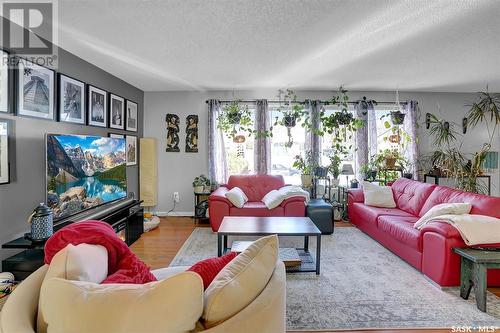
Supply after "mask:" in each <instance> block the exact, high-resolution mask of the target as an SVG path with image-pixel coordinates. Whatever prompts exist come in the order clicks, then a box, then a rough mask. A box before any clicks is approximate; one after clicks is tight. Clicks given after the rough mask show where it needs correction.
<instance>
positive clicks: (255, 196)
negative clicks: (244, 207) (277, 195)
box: [227, 175, 285, 201]
mask: <svg viewBox="0 0 500 333" xmlns="http://www.w3.org/2000/svg"><path fill="white" fill-rule="evenodd" d="M236 186H237V187H239V188H241V189H242V190H243V192H245V194H246V195H247V197H248V201H261V200H262V198H263V197H264V196H265V195H266V194H267V193H269V191H271V190H278V189H280V188H281V187H283V186H285V181H284V180H283V177H282V176H272V175H233V176H229V180H228V182H227V187H228V188H229V189H232V188H233V187H236Z"/></svg>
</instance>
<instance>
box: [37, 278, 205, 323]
mask: <svg viewBox="0 0 500 333" xmlns="http://www.w3.org/2000/svg"><path fill="white" fill-rule="evenodd" d="M42 291H44V292H45V293H46V294H47V295H50V296H51V297H47V298H45V299H44V300H43V301H42V303H41V307H42V308H43V312H44V314H45V318H46V320H47V323H48V331H49V332H50V333H68V332H92V333H110V332H113V333H137V332H144V333H146V332H148V333H156V332H158V333H160V332H161V333H164V332H169V333H181V332H183V333H184V332H189V331H191V330H192V329H194V327H195V325H196V322H197V321H198V319H199V318H200V316H201V313H202V311H203V281H202V279H201V277H200V276H199V275H198V274H196V273H194V272H184V273H180V274H177V275H174V276H172V277H170V278H168V279H166V280H162V281H157V282H150V283H146V284H95V283H90V282H83V281H70V280H64V279H58V278H52V279H49V280H48V281H46V282H45V283H44V284H43V286H42Z"/></svg>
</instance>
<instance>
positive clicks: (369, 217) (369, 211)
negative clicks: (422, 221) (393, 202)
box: [349, 202, 414, 224]
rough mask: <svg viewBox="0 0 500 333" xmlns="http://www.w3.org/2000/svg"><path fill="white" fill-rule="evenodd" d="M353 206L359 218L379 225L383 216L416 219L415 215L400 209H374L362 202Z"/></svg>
mask: <svg viewBox="0 0 500 333" xmlns="http://www.w3.org/2000/svg"><path fill="white" fill-rule="evenodd" d="M352 205H353V208H354V209H355V210H356V211H357V215H358V216H363V219H365V220H366V221H369V222H372V223H374V224H375V223H377V218H378V217H379V216H381V215H391V216H406V217H414V216H413V215H411V214H409V213H407V212H405V211H403V210H401V209H398V208H380V207H372V206H367V205H365V204H364V203H361V202H355V203H353V204H352ZM350 209H351V208H350V207H349V210H350Z"/></svg>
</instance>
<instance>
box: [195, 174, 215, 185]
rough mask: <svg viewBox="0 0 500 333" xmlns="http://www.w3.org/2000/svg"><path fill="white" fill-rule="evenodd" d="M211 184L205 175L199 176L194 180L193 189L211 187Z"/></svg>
mask: <svg viewBox="0 0 500 333" xmlns="http://www.w3.org/2000/svg"><path fill="white" fill-rule="evenodd" d="M210 184H211V181H210V179H209V178H208V177H207V176H205V175H199V176H198V177H195V178H194V180H193V187H195V186H210Z"/></svg>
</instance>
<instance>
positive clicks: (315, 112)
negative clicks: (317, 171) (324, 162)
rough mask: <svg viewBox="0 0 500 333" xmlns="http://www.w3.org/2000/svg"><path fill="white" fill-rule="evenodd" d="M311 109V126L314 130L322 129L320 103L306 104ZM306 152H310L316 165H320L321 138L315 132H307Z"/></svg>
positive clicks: (309, 102)
mask: <svg viewBox="0 0 500 333" xmlns="http://www.w3.org/2000/svg"><path fill="white" fill-rule="evenodd" d="M306 106H307V108H308V109H309V116H310V118H311V125H312V126H313V128H318V129H319V128H320V126H321V125H320V122H321V119H320V113H321V108H322V105H321V102H320V101H308V102H307V104H306ZM306 150H310V151H311V154H312V158H313V162H314V164H315V165H319V164H320V161H321V138H320V137H319V136H318V135H317V134H316V133H315V132H314V131H306Z"/></svg>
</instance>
